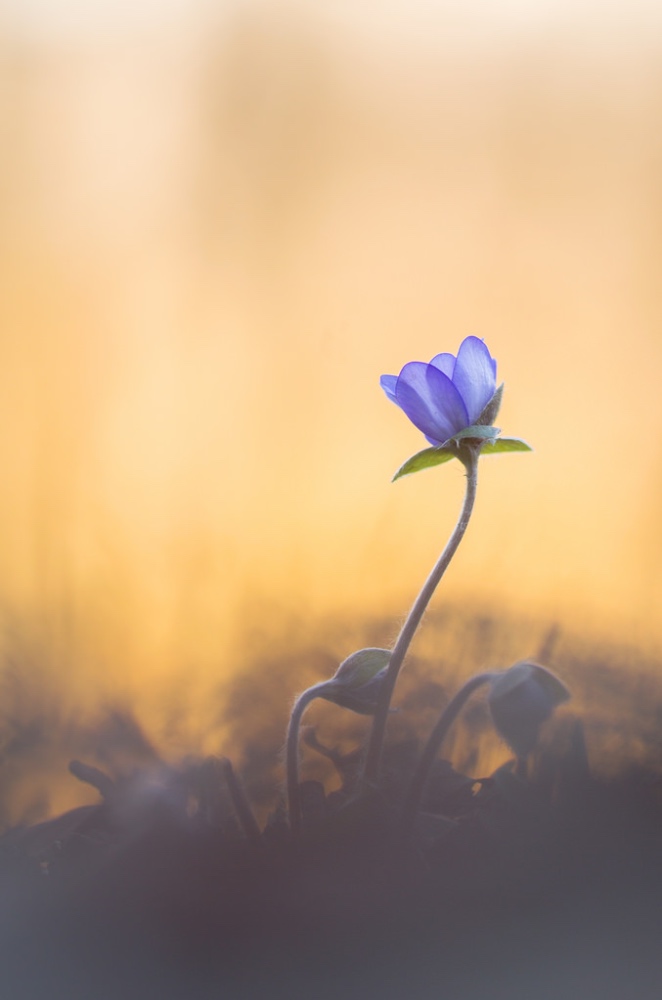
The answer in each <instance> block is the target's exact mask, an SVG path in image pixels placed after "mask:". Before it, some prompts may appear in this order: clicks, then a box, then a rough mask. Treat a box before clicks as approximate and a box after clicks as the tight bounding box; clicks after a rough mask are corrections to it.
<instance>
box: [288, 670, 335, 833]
mask: <svg viewBox="0 0 662 1000" xmlns="http://www.w3.org/2000/svg"><path fill="white" fill-rule="evenodd" d="M328 685H329V682H328V681H321V682H320V683H319V684H313V686H312V687H309V688H308V689H307V690H306V691H304V692H303V694H300V695H299V697H298V698H297V700H296V701H295V702H294V708H293V709H292V714H291V715H290V721H289V725H288V727H287V743H286V746H285V776H286V784H287V811H288V815H289V819H290V830H291V831H292V835H293V836H294V837H298V835H299V834H300V832H301V796H300V795H299V727H300V725H301V719H302V717H303V713H304V712H305V711H306V709H307V708H308V706H309V705H310V703H311V701H314V700H315V698H318V697H319V696H320V694H321V693H322V692H323V691H324V690H325V689H326V688H327V686H328Z"/></svg>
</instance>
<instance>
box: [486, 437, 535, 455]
mask: <svg viewBox="0 0 662 1000" xmlns="http://www.w3.org/2000/svg"><path fill="white" fill-rule="evenodd" d="M507 451H533V448H532V447H531V445H530V444H527V443H526V441H522V439H521V438H495V439H494V440H493V441H486V442H485V444H484V445H483V448H482V451H481V455H501V454H503V453H504V452H507Z"/></svg>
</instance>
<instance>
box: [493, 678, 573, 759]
mask: <svg viewBox="0 0 662 1000" xmlns="http://www.w3.org/2000/svg"><path fill="white" fill-rule="evenodd" d="M569 697H570V692H569V691H568V689H567V687H566V686H565V684H564V683H563V682H562V681H561V680H559V678H558V677H557V676H556V674H553V673H552V672H551V670H547V669H546V668H545V667H541V666H539V665H538V664H537V663H531V662H530V661H523V662H521V663H516V664H515V665H514V666H513V667H511V668H510V669H509V670H504V671H503V672H502V673H499V674H496V675H495V678H494V680H493V681H492V683H491V685H490V693H489V695H488V699H487V700H488V705H489V708H490V714H491V716H492V721H493V722H494V725H495V726H496V729H497V730H498V732H499V733H500V735H501V736H502V737H503V738H504V740H505V741H506V743H508V744H509V746H511V747H512V749H513V750H514V751H515V753H516V754H517V756H518V757H526V756H528V754H530V753H531V751H532V750H533V749H534V747H535V745H536V743H537V742H538V733H539V730H540V726H541V725H542V723H543V722H545V721H546V720H547V719H548V718H549V717H550V716H551V714H552V712H553V711H554V709H555V708H556V706H557V705H560V704H561V702H564V701H567V700H568V698H569Z"/></svg>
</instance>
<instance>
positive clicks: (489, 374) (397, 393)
mask: <svg viewBox="0 0 662 1000" xmlns="http://www.w3.org/2000/svg"><path fill="white" fill-rule="evenodd" d="M380 384H381V387H382V389H383V390H384V392H385V393H386V395H387V396H388V398H389V399H391V400H392V401H393V402H394V403H396V404H397V405H398V406H399V407H400V409H401V410H404V412H405V413H406V414H407V416H408V417H409V419H410V420H411V422H412V423H413V424H414V425H415V426H416V427H418V429H419V430H420V431H422V432H423V434H425V437H426V438H427V440H428V441H429V442H430V444H431V445H434V446H435V447H440V446H441V445H443V444H445V442H447V441H449V440H450V439H451V438H452V437H453V436H454V435H455V434H458V433H459V432H460V431H463V430H465V429H466V428H467V427H471V426H473V425H474V424H476V423H477V422H478V420H479V418H480V417H481V414H482V413H483V411H484V410H485V407H486V406H487V404H488V403H489V402H490V400H491V399H492V398H493V396H494V394H495V392H496V388H497V385H496V361H495V360H494V358H493V357H492V356H491V354H490V352H489V350H488V349H487V347H486V345H485V343H484V342H483V341H482V340H479V338H478V337H466V338H465V339H464V340H463V341H462V343H461V344H460V349H459V351H458V352H457V357H455V356H454V355H453V354H437V355H436V356H435V357H434V358H433V359H432V361H431V362H430V364H429V365H428V364H425V362H423V361H410V362H409V364H406V365H405V366H404V368H403V369H402V371H401V372H400V374H399V375H382V377H381V379H380ZM492 419H494V417H493V416H491V419H490V420H489V421H487V422H488V423H491V422H492Z"/></svg>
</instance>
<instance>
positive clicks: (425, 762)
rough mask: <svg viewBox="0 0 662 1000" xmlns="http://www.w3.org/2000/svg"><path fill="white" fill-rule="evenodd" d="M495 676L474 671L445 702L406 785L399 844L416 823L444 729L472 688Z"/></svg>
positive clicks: (491, 673)
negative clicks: (474, 673)
mask: <svg viewBox="0 0 662 1000" xmlns="http://www.w3.org/2000/svg"><path fill="white" fill-rule="evenodd" d="M496 676H497V674H495V673H494V671H491V670H490V671H487V672H486V673H483V674H476V675H475V677H471V678H470V680H468V681H467V683H466V684H465V685H464V686H463V687H461V688H460V690H459V691H458V692H457V694H456V695H455V696H454V697H453V698H451V700H450V701H449V703H448V704H447V705H446V708H445V709H444V710H443V712H442V713H441V715H440V716H439V718H438V720H437V723H436V725H435V727H434V729H433V730H432V732H431V733H430V736H429V737H428V741H427V743H426V744H425V749H424V750H423V753H422V754H421V758H420V760H419V762H418V765H417V767H416V770H415V771H414V776H413V778H412V779H411V782H410V784H409V788H408V790H407V796H406V798H405V802H404V806H403V807H402V816H401V821H400V836H399V842H400V846H401V847H403V848H404V847H406V846H407V843H408V842H409V838H410V836H411V833H412V830H413V829H414V824H415V822H416V815H417V813H418V808H419V806H420V803H421V797H422V795H423V789H424V788H425V782H426V781H427V779H428V775H429V773H430V768H431V767H432V764H433V762H434V760H435V757H436V756H437V754H438V753H439V750H440V748H441V744H442V743H443V742H444V740H445V739H446V734H447V733H448V730H449V729H450V727H451V726H452V725H453V723H454V722H455V720H456V718H457V716H458V714H459V712H460V709H461V708H462V706H463V705H464V703H465V702H466V701H467V699H468V698H469V697H470V696H471V695H472V694H473V692H474V691H475V690H476V688H479V687H481V685H483V684H487V683H489V682H490V681H491V680H493V678H494V677H496Z"/></svg>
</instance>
